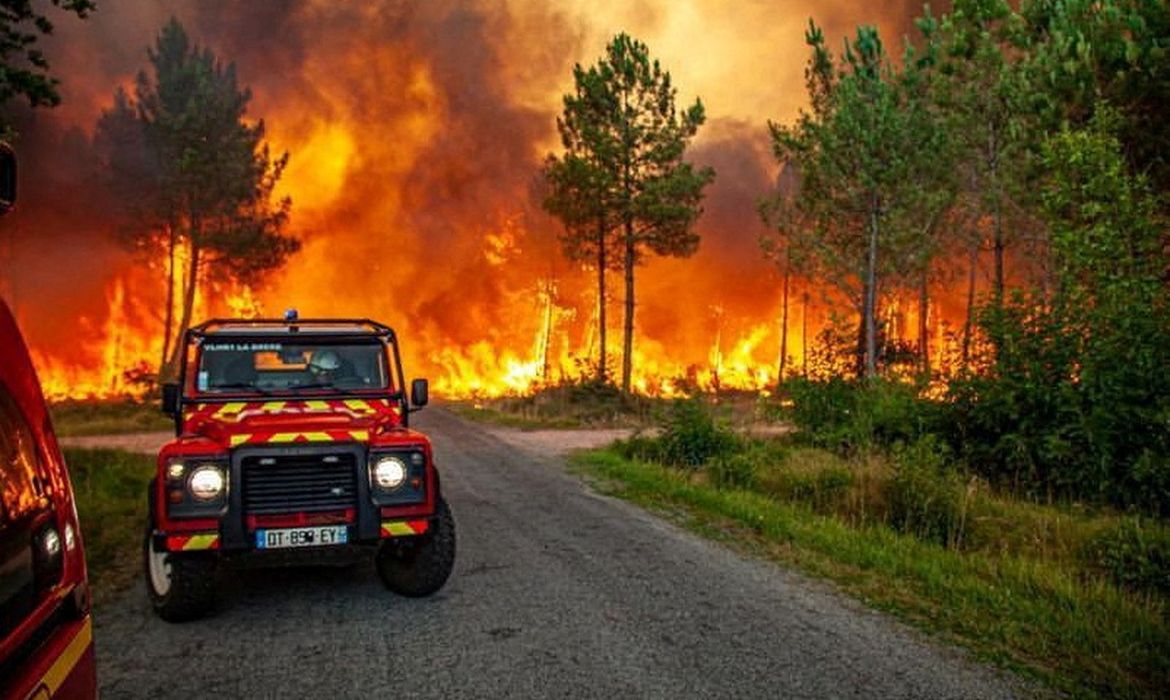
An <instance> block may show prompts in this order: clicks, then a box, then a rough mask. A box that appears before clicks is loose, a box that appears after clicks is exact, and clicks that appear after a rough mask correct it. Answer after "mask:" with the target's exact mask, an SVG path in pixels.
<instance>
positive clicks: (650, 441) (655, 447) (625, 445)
mask: <svg viewBox="0 0 1170 700" xmlns="http://www.w3.org/2000/svg"><path fill="white" fill-rule="evenodd" d="M613 447H614V449H615V450H617V452H618V454H620V455H621V456H622V457H625V458H626V459H634V460H638V461H641V462H659V463H661V462H662V461H663V456H662V441H661V440H660V439H658V438H655V437H648V436H646V435H642V434H640V433H635V434H633V435H631V436H630V437H629V438H627V439H625V440H618V441H616V442H614V444H613Z"/></svg>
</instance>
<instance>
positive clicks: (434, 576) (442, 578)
mask: <svg viewBox="0 0 1170 700" xmlns="http://www.w3.org/2000/svg"><path fill="white" fill-rule="evenodd" d="M413 539H414V540H417V541H409V540H408V541H401V542H399V541H394V540H389V541H386V542H384V543H382V545H381V547H379V549H378V556H377V557H376V558H375V560H374V563H375V566H377V568H378V575H379V576H380V577H381V578H382V583H383V584H385V585H386V588H388V589H390V590H391V591H393V592H394V593H397V594H399V595H403V596H406V597H408V598H422V597H425V596H429V595H431V594H432V593H434V592H436V591H438V590H439V589H440V588H442V587H443V584H445V583H446V582H447V578H448V577H450V576H451V570H452V569H454V568H455V518H454V516H452V515H451V509H450V508H449V507H448V506H447V502H446V501H445V500H443V499H441V498H440V499H439V503H438V506H437V507H436V509H435V519H434V521H433V529H432V530H431V531H430V532H428V533H427V534H425V535H422V536H420V537H417V538H413Z"/></svg>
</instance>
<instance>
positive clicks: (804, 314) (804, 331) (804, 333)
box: [800, 292, 808, 379]
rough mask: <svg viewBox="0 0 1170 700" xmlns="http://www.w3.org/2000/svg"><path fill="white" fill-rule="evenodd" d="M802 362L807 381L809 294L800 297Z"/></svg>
mask: <svg viewBox="0 0 1170 700" xmlns="http://www.w3.org/2000/svg"><path fill="white" fill-rule="evenodd" d="M800 302H801V303H800V362H801V370H802V372H801V373H802V374H803V375H804V377H805V379H808V292H805V293H804V294H802V295H801V297H800Z"/></svg>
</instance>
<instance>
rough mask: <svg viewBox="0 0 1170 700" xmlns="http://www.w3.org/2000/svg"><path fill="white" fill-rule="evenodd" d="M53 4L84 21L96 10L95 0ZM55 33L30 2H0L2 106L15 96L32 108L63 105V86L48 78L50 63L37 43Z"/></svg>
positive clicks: (46, 16) (0, 85) (58, 1)
mask: <svg viewBox="0 0 1170 700" xmlns="http://www.w3.org/2000/svg"><path fill="white" fill-rule="evenodd" d="M52 4H53V6H54V7H58V8H60V9H61V10H64V11H66V12H71V13H73V14H75V15H77V16H78V17H81V18H83V19H84V18H85V17H86V16H87V15H88V14H89V13H90V12H91V11H92V10H93V9H94V3H93V2H92V0H52ZM52 33H53V22H52V21H51V20H50V19H49V17H48V15H46V14H45V13H43V12H40V11H38V10H37V9H35V8H34V7H33V3H32V2H31V0H0V104H5V103H7V102H8V101H9V100H11V99H13V98H15V97H24V98H25V99H27V100H28V104H29V106H30V107H55V106H56V105H58V104H60V102H61V95H60V94H59V93H58V92H57V86H58V85H59V84H60V83H59V81H58V80H57V79H56V78H53V77H52V76H50V75H49V60H48V59H47V58H46V57H45V54H44V53H43V52H42V51H41V50H40V49H38V48H37V40H38V39H40V37H41V36H47V35H49V34H52ZM5 128H6V129H7V128H8V127H7V125H6V126H5Z"/></svg>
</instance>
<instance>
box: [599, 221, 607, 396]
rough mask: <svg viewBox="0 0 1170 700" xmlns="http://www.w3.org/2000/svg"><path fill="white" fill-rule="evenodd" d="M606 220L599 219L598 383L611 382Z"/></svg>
mask: <svg viewBox="0 0 1170 700" xmlns="http://www.w3.org/2000/svg"><path fill="white" fill-rule="evenodd" d="M605 265H606V259H605V218H604V217H598V219H597V335H598V337H599V339H600V341H601V344H600V349H599V353H598V358H597V383H598V384H605V383H607V382H608V381H609V378H608V377H607V376H606V375H607V371H608V368H607V367H606V363H607V362H608V359H607V358H606V356H605Z"/></svg>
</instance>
